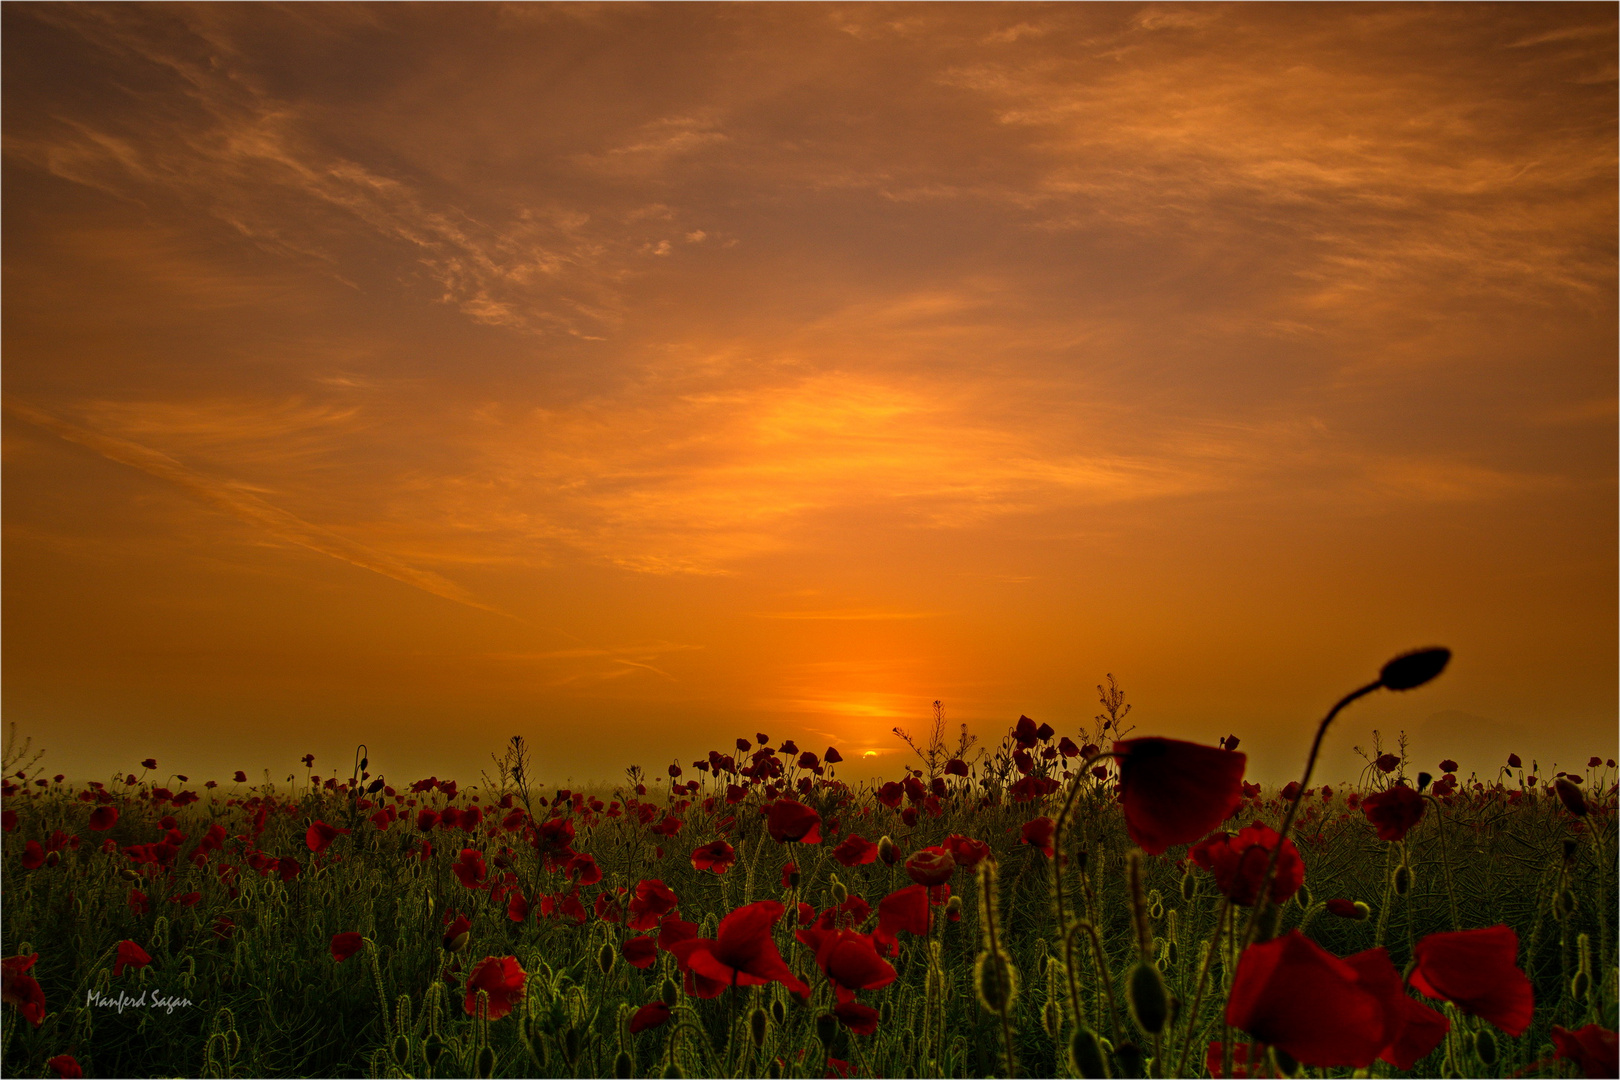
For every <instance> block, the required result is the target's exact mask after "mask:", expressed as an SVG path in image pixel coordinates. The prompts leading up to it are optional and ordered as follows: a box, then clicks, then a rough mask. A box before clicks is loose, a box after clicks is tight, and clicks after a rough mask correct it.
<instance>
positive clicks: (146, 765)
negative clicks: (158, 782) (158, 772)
mask: <svg viewBox="0 0 1620 1080" xmlns="http://www.w3.org/2000/svg"><path fill="white" fill-rule="evenodd" d="M141 768H143V769H155V768H157V758H147V759H146V760H145V761H143V762H141Z"/></svg>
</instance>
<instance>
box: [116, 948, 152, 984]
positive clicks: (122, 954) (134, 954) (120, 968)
mask: <svg viewBox="0 0 1620 1080" xmlns="http://www.w3.org/2000/svg"><path fill="white" fill-rule="evenodd" d="M151 962H152V958H151V957H150V956H148V955H146V950H145V949H143V948H141V947H140V946H139V945H137V944H135V943H134V942H133V941H120V942H119V943H118V957H117V958H116V959H115V960H114V961H113V978H115V979H116V978H117V977H118V976H120V975H122V974H123V973H124V969H125V968H126V967H138V968H143V967H145V966H146V965H147V964H150V963H151Z"/></svg>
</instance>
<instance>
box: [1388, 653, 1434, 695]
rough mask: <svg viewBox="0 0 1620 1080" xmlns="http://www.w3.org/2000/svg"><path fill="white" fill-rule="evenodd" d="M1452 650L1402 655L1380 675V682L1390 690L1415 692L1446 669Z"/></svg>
mask: <svg viewBox="0 0 1620 1080" xmlns="http://www.w3.org/2000/svg"><path fill="white" fill-rule="evenodd" d="M1450 660H1451V650H1450V649H1440V648H1434V649H1418V650H1415V651H1413V652H1409V653H1402V654H1401V655H1400V656H1397V657H1396V658H1395V659H1393V660H1391V661H1390V662H1389V663H1387V664H1385V665H1384V667H1383V670H1381V671H1380V672H1379V673H1378V681H1379V682H1381V683H1383V684H1384V686H1385V687H1386V688H1387V689H1390V690H1413V689H1416V688H1417V687H1419V686H1422V685H1423V684H1424V683H1426V682H1428V681H1429V680H1430V679H1432V678H1434V677H1435V676H1436V675H1439V674H1440V673H1441V672H1442V671H1444V670H1445V669H1446V664H1447V663H1449V662H1450Z"/></svg>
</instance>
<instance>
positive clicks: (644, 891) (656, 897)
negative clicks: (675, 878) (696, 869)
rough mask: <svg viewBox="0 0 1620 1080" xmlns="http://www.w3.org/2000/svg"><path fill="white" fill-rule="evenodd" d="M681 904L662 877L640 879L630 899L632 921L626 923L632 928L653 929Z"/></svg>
mask: <svg viewBox="0 0 1620 1080" xmlns="http://www.w3.org/2000/svg"><path fill="white" fill-rule="evenodd" d="M679 904H680V900H679V899H678V898H677V897H676V895H675V892H674V890H672V889H671V888H670V887H669V886H668V885H665V884H664V883H663V881H662V880H661V879H659V878H652V879H650V880H644V881H640V882H638V883H637V884H636V893H635V896H634V897H632V898H631V900H630V921H629V922H628V923H626V924H625V925H626V926H627V927H628V928H629V929H631V930H651V929H652V928H653V927H655V926H657V925H658V922H659V920H660V919H662V918H663V917H664V916H665V915H668V914H669V913H670V912H672V911H674V910H675V908H676V907H677V906H678V905H679Z"/></svg>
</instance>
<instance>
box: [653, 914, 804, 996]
mask: <svg viewBox="0 0 1620 1080" xmlns="http://www.w3.org/2000/svg"><path fill="white" fill-rule="evenodd" d="M781 917H782V905H781V904H778V903H777V902H776V901H775V900H756V901H755V902H754V903H752V904H745V905H743V906H742V907H740V908H738V909H737V910H736V911H733V912H732V913H731V914H729V915H727V916H726V917H725V918H723V919H721V920H720V926H719V929H717V930H716V931H715V936H714V938H713V939H709V938H693V939H692V940H691V941H682V942H679V943H677V944H676V945H675V946H674V947H673V948H671V949H670V952H672V953H673V954H674V955H675V957H676V959H678V960H680V961H681V963H682V964H683V965H684V966H686V967H688V968H690V969H691V970H692V971H693V972H694V973H696V974H698V975H701V976H703V977H704V978H707V979H712V980H717V981H719V982H722V983H724V984H726V985H730V986H760V985H763V984H765V983H769V982H779V983H781V984H782V985H783V986H785V987H787V988H788V989H789V990H791V991H793V992H794V993H796V994H799V995H801V996H804V995H808V994H809V992H810V988H809V987H807V986H806V985H805V984H804V983H803V982H802V981H801V980H800V979H799V978H798V977H797V976H795V975H794V974H793V972H792V970H790V969H789V968H788V966H787V964H786V963H784V962H783V960H782V954H781V953H780V952H779V951H777V948H776V941H775V939H774V938H772V937H771V927H772V926H774V925H775V924H776V920H777V919H779V918H781Z"/></svg>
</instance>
